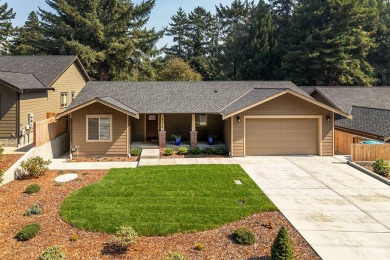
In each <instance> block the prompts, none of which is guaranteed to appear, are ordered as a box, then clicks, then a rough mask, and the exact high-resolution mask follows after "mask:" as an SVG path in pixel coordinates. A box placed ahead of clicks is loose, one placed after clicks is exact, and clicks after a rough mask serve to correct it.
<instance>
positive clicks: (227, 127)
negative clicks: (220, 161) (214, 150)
mask: <svg viewBox="0 0 390 260" xmlns="http://www.w3.org/2000/svg"><path fill="white" fill-rule="evenodd" d="M231 138H232V130H231V118H228V119H226V120H223V142H224V143H225V145H226V148H227V151H228V152H229V153H231V151H232V150H231V148H232V147H231Z"/></svg>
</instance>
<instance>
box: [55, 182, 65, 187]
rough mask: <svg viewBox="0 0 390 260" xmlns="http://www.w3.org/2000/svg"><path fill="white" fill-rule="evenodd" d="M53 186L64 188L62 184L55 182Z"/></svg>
mask: <svg viewBox="0 0 390 260" xmlns="http://www.w3.org/2000/svg"><path fill="white" fill-rule="evenodd" d="M54 186H55V187H62V186H64V184H63V183H62V182H56V183H55V184H54Z"/></svg>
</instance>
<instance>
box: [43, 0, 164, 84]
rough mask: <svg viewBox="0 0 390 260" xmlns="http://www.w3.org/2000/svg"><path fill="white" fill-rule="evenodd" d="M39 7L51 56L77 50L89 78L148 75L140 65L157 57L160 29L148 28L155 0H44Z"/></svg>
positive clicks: (111, 78)
mask: <svg viewBox="0 0 390 260" xmlns="http://www.w3.org/2000/svg"><path fill="white" fill-rule="evenodd" d="M45 1H46V3H47V4H48V5H49V6H50V7H51V9H53V10H54V12H50V11H45V10H43V9H39V15H40V17H41V20H42V27H43V32H44V36H45V39H46V42H45V48H46V52H47V53H49V54H75V55H78V56H79V57H80V59H81V60H82V62H83V64H84V65H85V66H86V68H87V70H88V72H89V73H90V75H91V76H92V77H93V78H99V79H100V80H139V79H145V78H148V74H149V73H150V70H149V67H148V68H144V67H143V64H145V62H146V63H148V60H149V59H150V58H151V57H153V56H155V55H157V54H158V53H159V50H157V49H156V47H155V45H156V42H157V41H158V39H160V38H161V37H162V34H163V32H156V31H155V29H154V28H153V29H149V30H148V29H146V28H145V25H146V23H147V22H148V19H149V15H150V12H151V10H152V8H153V7H154V5H155V0H146V1H143V2H142V3H140V4H137V5H136V4H133V2H132V1H131V0H45Z"/></svg>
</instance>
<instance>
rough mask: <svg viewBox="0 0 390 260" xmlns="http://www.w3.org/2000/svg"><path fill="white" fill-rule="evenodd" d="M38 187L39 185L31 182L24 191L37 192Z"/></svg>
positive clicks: (28, 192)
mask: <svg viewBox="0 0 390 260" xmlns="http://www.w3.org/2000/svg"><path fill="white" fill-rule="evenodd" d="M40 189H41V187H40V186H39V185H38V184H35V183H33V184H30V185H28V186H27V188H26V189H25V190H24V193H27V194H32V193H37V192H38V191H39V190H40Z"/></svg>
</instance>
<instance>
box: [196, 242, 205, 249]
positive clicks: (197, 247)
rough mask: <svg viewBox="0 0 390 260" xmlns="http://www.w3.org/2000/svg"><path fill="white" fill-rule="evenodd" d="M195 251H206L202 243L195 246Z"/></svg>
mask: <svg viewBox="0 0 390 260" xmlns="http://www.w3.org/2000/svg"><path fill="white" fill-rule="evenodd" d="M195 249H196V250H198V251H202V250H203V249H204V245H203V244H202V243H198V244H196V245H195Z"/></svg>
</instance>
